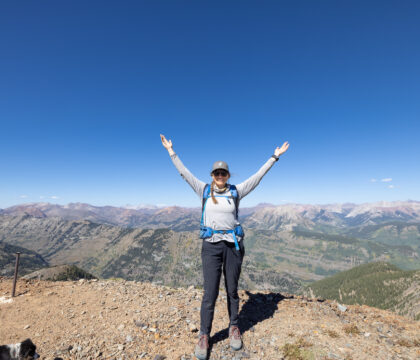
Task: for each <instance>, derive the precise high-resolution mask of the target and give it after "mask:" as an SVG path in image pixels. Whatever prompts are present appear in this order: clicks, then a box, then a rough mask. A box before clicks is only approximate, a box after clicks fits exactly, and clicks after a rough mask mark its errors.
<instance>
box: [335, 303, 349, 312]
mask: <svg viewBox="0 0 420 360" xmlns="http://www.w3.org/2000/svg"><path fill="white" fill-rule="evenodd" d="M337 307H338V310H340V311H341V312H345V311H346V310H347V306H344V305H341V304H338V305H337Z"/></svg>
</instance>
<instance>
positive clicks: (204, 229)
mask: <svg viewBox="0 0 420 360" xmlns="http://www.w3.org/2000/svg"><path fill="white" fill-rule="evenodd" d="M229 191H230V193H231V196H227V195H215V197H224V198H233V200H234V201H235V208H236V220H238V212H239V209H238V207H239V206H238V205H239V197H238V190H236V186H235V185H229ZM210 197H211V194H210V185H209V184H206V186H205V187H204V191H203V201H202V209H201V210H202V211H201V221H200V238H201V239H206V238H209V237H212V236H213V234H232V235H233V239H234V240H235V248H236V250H238V251H239V244H238V240H237V239H236V236H241V237H243V236H244V235H245V234H244V231H243V229H242V226H241V225H238V226H236V227H235V229H227V230H213V229H212V228H210V227H208V226H204V223H203V217H204V210H205V209H206V203H207V200H208V199H209V198H210Z"/></svg>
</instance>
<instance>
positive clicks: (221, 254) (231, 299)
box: [200, 240, 245, 336]
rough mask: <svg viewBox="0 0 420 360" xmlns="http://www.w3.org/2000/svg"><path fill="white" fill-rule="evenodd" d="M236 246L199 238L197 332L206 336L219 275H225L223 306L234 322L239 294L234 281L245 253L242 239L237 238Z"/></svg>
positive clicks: (214, 302) (237, 277) (236, 283)
mask: <svg viewBox="0 0 420 360" xmlns="http://www.w3.org/2000/svg"><path fill="white" fill-rule="evenodd" d="M239 248H240V250H239V251H238V250H236V249H235V244H234V243H230V242H227V241H219V242H216V243H210V242H208V241H205V240H203V246H202V248H201V260H202V263H203V276H204V296H203V301H202V302H201V314H200V316H201V326H200V334H206V335H209V336H210V332H211V325H212V322H213V316H214V307H215V305H216V299H217V296H218V295H219V285H220V276H221V275H222V270H223V276H224V278H225V288H226V293H227V307H228V312H229V319H230V323H229V326H231V325H236V326H237V325H238V321H239V317H238V311H239V296H238V282H239V275H240V274H241V267H242V260H243V257H244V255H245V248H244V245H243V240H242V241H240V242H239Z"/></svg>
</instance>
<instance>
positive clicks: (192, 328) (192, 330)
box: [190, 323, 198, 332]
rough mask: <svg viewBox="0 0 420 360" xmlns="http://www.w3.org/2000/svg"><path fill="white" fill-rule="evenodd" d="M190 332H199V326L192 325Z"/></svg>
mask: <svg viewBox="0 0 420 360" xmlns="http://www.w3.org/2000/svg"><path fill="white" fill-rule="evenodd" d="M190 331H191V332H197V331H198V329H197V326H195V325H194V324H192V323H191V324H190Z"/></svg>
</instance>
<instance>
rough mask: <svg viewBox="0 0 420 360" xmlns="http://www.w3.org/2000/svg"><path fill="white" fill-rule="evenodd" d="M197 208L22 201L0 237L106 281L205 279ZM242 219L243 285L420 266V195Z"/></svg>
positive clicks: (266, 208) (270, 208)
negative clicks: (374, 266)
mask: <svg viewBox="0 0 420 360" xmlns="http://www.w3.org/2000/svg"><path fill="white" fill-rule="evenodd" d="M200 212H201V210H200V209H199V208H182V207H166V208H157V207H148V208H140V209H132V208H130V209H128V208H118V207H111V206H105V207H97V206H92V205H89V204H80V203H77V204H68V205H64V206H63V205H56V204H49V203H36V204H22V205H17V206H13V207H10V208H7V209H2V210H1V211H0V242H2V243H3V244H8V245H11V246H19V247H21V248H25V249H27V250H28V251H32V252H35V254H37V255H38V256H40V258H42V259H43V261H46V262H47V263H48V264H50V265H62V264H76V265H78V266H80V267H81V268H83V269H84V270H86V271H89V272H91V273H92V274H94V275H95V276H99V277H122V278H126V279H133V280H147V281H155V282H161V283H168V284H172V285H190V284H194V285H199V284H201V268H200V266H201V265H200V261H199V260H200V241H199V240H198V236H197V233H198V231H197V230H198V224H199V218H200ZM240 220H241V222H242V224H243V225H244V228H245V231H246V238H245V245H246V253H247V256H246V257H245V263H244V276H243V277H242V278H241V281H242V286H243V287H244V288H250V289H252V288H260V289H261V288H262V289H275V290H278V291H282V290H284V289H285V288H287V290H288V291H289V292H293V291H296V289H297V288H299V287H300V284H302V283H306V282H311V281H315V280H320V279H322V278H324V277H326V276H329V275H332V274H334V273H337V272H340V271H344V270H348V269H350V268H352V267H354V266H356V265H360V264H364V263H368V262H371V261H380V260H381V261H388V262H390V263H392V264H394V265H397V266H399V267H401V268H402V269H405V270H410V269H419V268H420V257H419V253H420V202H417V201H405V202H403V201H400V202H379V203H372V204H361V205H355V204H332V205H299V204H288V205H282V206H274V205H270V204H261V205H259V206H256V207H252V208H243V209H241V212H240ZM3 246H5V245H3ZM9 257H10V256H9ZM35 268H36V266H35ZM8 269H9V270H8V271H9V272H10V266H9V268H8ZM31 270H32V268H31ZM2 271H3V273H5V272H6V270H4V269H3V270H2ZM22 271H24V269H22Z"/></svg>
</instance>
